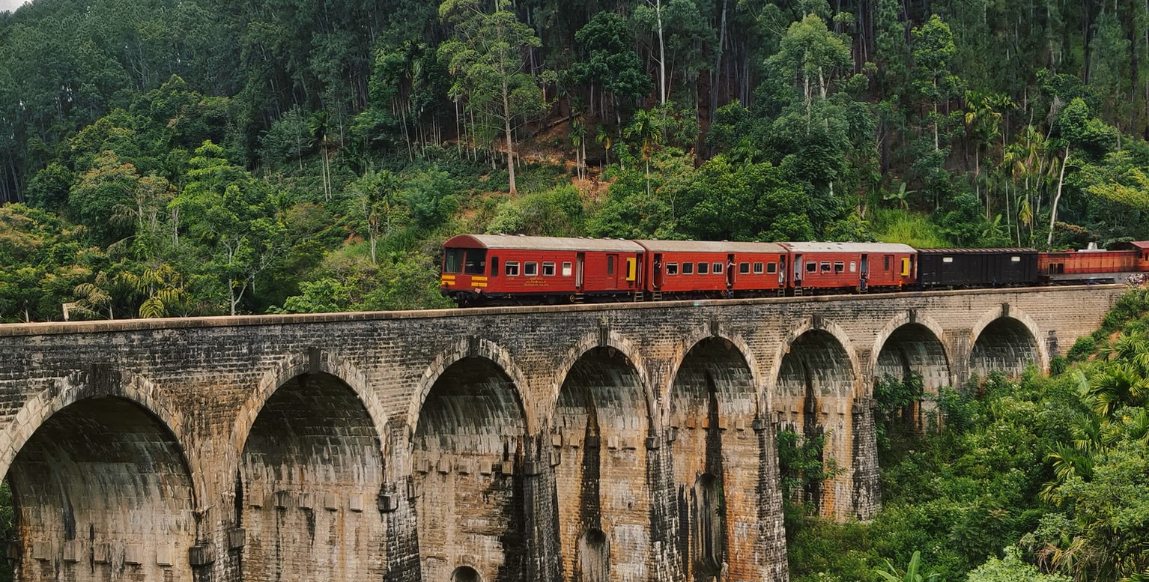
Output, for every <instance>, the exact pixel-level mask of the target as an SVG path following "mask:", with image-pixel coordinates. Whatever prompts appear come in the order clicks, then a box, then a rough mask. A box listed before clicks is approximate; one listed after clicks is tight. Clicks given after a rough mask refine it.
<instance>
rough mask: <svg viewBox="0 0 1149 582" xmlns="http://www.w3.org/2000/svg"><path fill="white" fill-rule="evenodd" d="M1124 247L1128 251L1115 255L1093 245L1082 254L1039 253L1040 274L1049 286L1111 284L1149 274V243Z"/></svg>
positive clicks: (1075, 252) (1143, 242) (1078, 252)
mask: <svg viewBox="0 0 1149 582" xmlns="http://www.w3.org/2000/svg"><path fill="white" fill-rule="evenodd" d="M1122 246H1123V247H1125V248H1121V249H1119V250H1112V251H1107V250H1103V249H1098V248H1095V247H1093V245H1090V248H1088V249H1084V250H1080V251H1055V252H1049V253H1039V254H1038V257H1037V268H1038V273H1040V276H1041V278H1042V280H1044V281H1049V282H1061V283H1069V282H1081V281H1086V282H1095V283H1107V282H1114V281H1122V280H1125V279H1126V278H1127V277H1128V276H1129V275H1131V274H1133V273H1144V272H1146V271H1149V242H1146V241H1138V242H1132V243H1126V244H1124V245H1122Z"/></svg>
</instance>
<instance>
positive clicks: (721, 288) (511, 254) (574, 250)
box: [440, 234, 1149, 307]
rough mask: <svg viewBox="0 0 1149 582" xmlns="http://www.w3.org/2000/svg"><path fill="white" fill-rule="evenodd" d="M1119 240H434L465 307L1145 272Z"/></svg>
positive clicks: (448, 284) (1148, 256)
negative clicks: (1098, 245)
mask: <svg viewBox="0 0 1149 582" xmlns="http://www.w3.org/2000/svg"><path fill="white" fill-rule="evenodd" d="M1127 246H1128V247H1129V248H1126V249H1122V250H1115V251H1105V250H1097V249H1086V250H1083V251H1065V252H1052V253H1039V252H1037V251H1035V250H1034V249H1024V248H1004V249H914V248H913V247H910V246H907V245H902V244H891V243H819V242H779V243H764V242H763V243H759V242H708V241H668V240H622V239H587V238H561V237H535V236H521V235H519V236H515V235H484V234H462V235H458V236H455V237H453V238H451V239H450V240H448V241H446V242H445V243H444V245H443V262H442V275H441V277H440V286H441V292H442V293H443V294H444V295H445V296H449V297H450V298H451V299H453V300H454V301H455V302H456V303H457V304H458V305H459V306H460V307H471V306H494V305H537V304H545V305H552V304H560V303H600V302H619V301H665V300H675V299H722V298H727V299H732V298H745V297H785V296H801V295H817V294H832V293H867V292H893V291H901V290H929V289H954V288H981V287H1010V286H1036V285H1048V284H1069V283H1112V282H1116V281H1124V280H1126V279H1127V278H1128V277H1129V276H1130V275H1132V274H1138V273H1146V272H1149V242H1135V243H1129V244H1128V245H1127Z"/></svg>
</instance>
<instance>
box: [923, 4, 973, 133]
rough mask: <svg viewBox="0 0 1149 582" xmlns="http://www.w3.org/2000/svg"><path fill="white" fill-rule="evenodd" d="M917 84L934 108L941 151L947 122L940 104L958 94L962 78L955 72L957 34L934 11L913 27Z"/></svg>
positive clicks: (933, 123) (933, 120) (929, 117)
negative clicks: (940, 127) (942, 137)
mask: <svg viewBox="0 0 1149 582" xmlns="http://www.w3.org/2000/svg"><path fill="white" fill-rule="evenodd" d="M913 38H914V44H913V58H914V66H915V71H916V72H915V80H914V87H915V88H916V89H917V90H918V93H919V94H920V95H921V96H922V97H923V98H924V99H925V102H926V103H927V104H929V105H930V106H931V107H932V111H931V112H930V113H929V114H928V115H927V116H926V119H927V120H928V121H929V123H930V125H931V126H932V127H933V134H934V151H940V150H941V137H940V130H939V125H940V124H941V123H943V121H944V120H943V118H942V114H941V113H939V111H938V109H939V106H940V105H941V104H943V103H947V102H948V101H949V100H950V99H952V98H954V97H956V96H958V95H959V94H960V91H961V79H960V78H959V77H958V76H957V75H954V74H953V57H954V54H955V53H956V52H957V48H956V47H955V46H954V40H953V33H952V32H951V31H950V27H949V25H948V24H946V23H945V22H943V21H942V19H941V18H940V17H939V16H938V15H937V14H934V15H932V16H930V19H929V20H928V21H927V22H926V23H925V24H923V25H921V26H920V27H915V28H914V29H913Z"/></svg>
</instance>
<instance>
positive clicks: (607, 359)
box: [552, 347, 650, 580]
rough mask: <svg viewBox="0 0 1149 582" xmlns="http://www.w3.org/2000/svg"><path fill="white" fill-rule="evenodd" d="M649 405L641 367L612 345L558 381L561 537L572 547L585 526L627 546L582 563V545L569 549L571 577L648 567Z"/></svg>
mask: <svg viewBox="0 0 1149 582" xmlns="http://www.w3.org/2000/svg"><path fill="white" fill-rule="evenodd" d="M648 410H649V408H648V405H647V398H646V391H645V389H644V384H643V381H642V379H641V377H640V375H639V372H638V370H637V369H636V368H635V366H634V365H633V364H632V363H631V362H630V361H629V360H628V359H627V357H626V356H625V355H623V354H622V352H619V351H618V350H616V349H614V348H608V347H598V348H594V349H591V350H589V351H588V352H586V353H585V354H583V355H582V357H580V358H579V359H578V360H577V361H576V362H575V364H574V365H573V366H572V367H571V370H570V372H569V373H568V374H567V377H566V379H565V380H564V381H563V385H562V387H561V388H560V389H559V395H558V400H557V403H556V409H555V415H554V420H553V425H552V431H553V433H554V437H555V438H554V439H553V441H552V442H553V443H555V444H556V445H557V446H558V453H559V458H560V461H561V462H560V463H559V465H558V466H557V467H556V468H555V482H556V487H557V490H558V502H559V516H560V517H559V540H560V543H561V544H562V547H568V548H569V547H575V546H576V544H582V543H583V542H584V541H585V540H584V539H583V537H584V532H588V531H598V532H599V533H600V534H602V535H603V536H604V541H603V543H604V544H606V545H605V546H603V548H605V547H607V546H609V545H610V544H609V540H610V539H613V540H614V541H615V542H616V543H615V544H614V546H615V547H616V548H626V549H627V550H626V551H625V552H623V551H616V552H614V553H613V554H612V553H609V552H608V553H606V554H604V555H602V556H599V557H600V558H603V559H604V560H605V561H595V560H597V558H596V559H595V560H592V565H587V564H585V563H583V562H585V559H589V558H587V557H585V556H584V555H583V554H582V553H580V554H579V556H578V557H576V556H566V557H564V560H563V561H564V563H563V571H564V573H565V577H566V578H567V579H575V577H576V574H577V573H578V572H582V574H581V575H582V576H583V579H584V580H586V579H597V578H586V576H588V575H590V574H593V575H596V576H597V575H599V574H601V575H602V576H607V578H603V579H609V573H610V571H611V570H612V569H619V568H621V569H622V570H623V571H635V572H641V571H645V568H646V557H647V546H648V545H649V523H650V520H649V495H648V486H647V481H646V466H647V458H646V455H647V449H646V446H645V439H646V437H647V435H648V430H649V413H648ZM592 541H593V540H592ZM624 542H625V543H624ZM580 547H581V546H580ZM596 547H597V546H596ZM599 549H602V548H599ZM592 550H594V548H592ZM595 555H597V554H595ZM584 558H585V559H584ZM586 568H590V569H589V570H587V569H586Z"/></svg>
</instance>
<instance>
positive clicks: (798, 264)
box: [791, 255, 802, 287]
mask: <svg viewBox="0 0 1149 582" xmlns="http://www.w3.org/2000/svg"><path fill="white" fill-rule="evenodd" d="M791 280H792V281H793V282H794V286H795V287H801V286H802V255H794V278H793V279H791Z"/></svg>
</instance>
